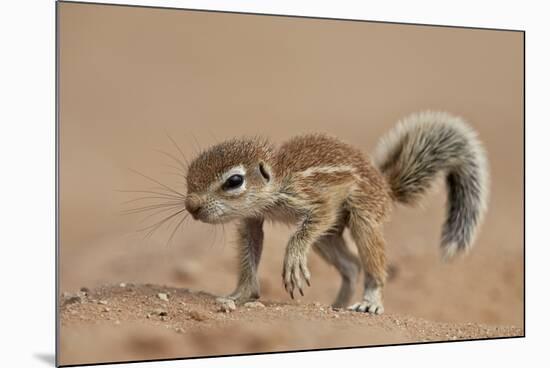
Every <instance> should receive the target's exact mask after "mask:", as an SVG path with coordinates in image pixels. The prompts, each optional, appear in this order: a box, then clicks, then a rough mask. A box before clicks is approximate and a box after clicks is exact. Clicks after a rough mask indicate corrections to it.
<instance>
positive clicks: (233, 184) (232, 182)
mask: <svg viewBox="0 0 550 368" xmlns="http://www.w3.org/2000/svg"><path fill="white" fill-rule="evenodd" d="M243 183H244V178H243V176H242V175H238V174H236V175H231V176H230V177H229V178H227V180H226V181H225V183H223V185H222V188H223V189H224V190H229V189H236V188H238V187H240V186H241V185H243Z"/></svg>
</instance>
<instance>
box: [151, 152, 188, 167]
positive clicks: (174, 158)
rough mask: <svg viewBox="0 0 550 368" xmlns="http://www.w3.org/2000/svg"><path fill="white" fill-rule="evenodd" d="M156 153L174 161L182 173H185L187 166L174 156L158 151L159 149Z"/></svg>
mask: <svg viewBox="0 0 550 368" xmlns="http://www.w3.org/2000/svg"><path fill="white" fill-rule="evenodd" d="M155 151H156V152H158V153H161V154H163V155H165V156H167V157H169V158H171V159H172V160H174V161H176V162H177V163H178V164H179V165H180V166H181V168H182V169H183V170H184V171H187V166H186V165H185V164H184V163H183V162H182V161H181V160H180V159H179V158H177V157H176V156H174V155H172V154H171V153H169V152H166V151H163V150H160V149H155Z"/></svg>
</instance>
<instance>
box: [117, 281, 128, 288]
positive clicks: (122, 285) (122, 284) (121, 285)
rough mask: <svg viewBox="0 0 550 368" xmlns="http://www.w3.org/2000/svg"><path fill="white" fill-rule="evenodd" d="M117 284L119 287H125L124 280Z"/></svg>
mask: <svg viewBox="0 0 550 368" xmlns="http://www.w3.org/2000/svg"><path fill="white" fill-rule="evenodd" d="M118 286H120V287H121V288H123V287H126V284H125V283H124V282H121V283H120V284H118Z"/></svg>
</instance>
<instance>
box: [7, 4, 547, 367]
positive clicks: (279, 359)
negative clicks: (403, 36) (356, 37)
mask: <svg viewBox="0 0 550 368" xmlns="http://www.w3.org/2000/svg"><path fill="white" fill-rule="evenodd" d="M106 2H109V3H132V4H140V5H155V6H170V7H183V8H200V9H216V10H231V11H246V12H258V13H275V14H292V15H308V16H321V17H331V18H352V19H368V20H389V21H404V22H407V23H433V24H445V25H460V26H482V27H489V28H511V29H525V30H526V31H527V66H526V67H527V78H528V79H527V97H528V99H527V106H526V108H527V114H526V117H527V122H528V125H527V137H526V138H527V157H528V159H529V161H528V162H527V167H526V170H527V172H528V180H527V188H526V191H527V219H528V222H527V326H526V333H527V338H526V339H514V340H499V341H480V342H466V343H452V344H435V345H420V346H402V347H384V348H368V349H354V350H340V351H325V352H316V353H295V354H276V355H262V356H252V357H250V356H249V357H231V358H216V359H200V360H186V361H172V362H164V363H159V362H155V363H142V364H134V365H132V367H153V366H154V367H181V366H185V367H206V366H219V367H257V366H258V365H261V366H266V367H280V366H281V365H283V366H287V365H289V364H292V365H298V364H304V365H313V364H315V365H316V366H321V367H322V366H325V365H338V364H339V363H340V364H341V363H344V364H346V365H347V366H354V365H361V366H362V365H372V366H376V365H384V366H397V365H399V366H405V365H406V366H412V367H416V366H422V367H440V366H441V365H444V366H445V367H461V368H464V367H468V366H487V367H489V366H499V367H517V366H521V365H524V364H528V361H533V362H537V361H539V359H540V360H541V361H545V360H547V359H544V357H543V354H544V350H543V349H544V348H545V347H546V346H547V342H546V341H545V339H546V329H547V328H548V327H549V326H550V323H548V322H549V321H548V310H549V307H550V306H549V304H548V298H547V297H546V295H545V294H546V293H547V291H546V290H547V282H546V280H548V279H549V278H548V271H547V270H548V266H547V262H548V261H547V260H548V259H550V257H549V256H550V254H549V250H548V240H547V239H546V237H545V235H546V233H545V232H543V231H544V226H545V225H546V221H545V218H546V217H547V214H548V211H547V210H546V209H548V208H550V203H549V201H548V195H547V194H546V193H547V190H546V187H547V186H548V183H549V179H550V178H549V175H548V164H547V160H548V159H547V158H548V157H550V154H549V153H550V152H548V147H549V146H550V145H549V144H548V142H547V140H548V139H549V138H548V137H550V134H549V128H548V126H549V123H548V116H547V112H546V110H547V108H546V105H548V100H549V97H548V93H547V90H548V86H550V80H549V73H548V68H549V65H550V58H549V51H548V49H549V48H548V47H547V44H548V39H549V37H548V36H549V32H548V26H547V18H546V17H545V16H544V15H545V14H547V11H545V9H543V5H544V2H534V1H532V2H531V1H523V2H519V1H516V2H504V1H488V0H486V1H469V0H461V1H453V2H450V1H445V2H441V1H414V2H413V1H407V0H403V1H389V0H386V1H383V2H381V1H378V2H376V3H374V2H373V3H369V2H366V1H343V0H339V1H325V2H321V1H315V2H308V1H298V0H293V1H281V0H279V1H254V2H252V1H229V0H226V1H213V0H208V1H207V0H202V1H174V0H173V1H160V0H157V1H131V0H128V1H124V2H122V1H121V2H118V1H106ZM539 4H540V5H539ZM537 5H538V6H537ZM0 17H1V19H0V37H1V39H0V41H1V45H2V57H1V58H0V63H1V66H2V67H1V68H0V70H1V78H0V81H1V84H0V85H1V87H0V88H1V96H0V97H1V99H0V101H2V104H1V108H0V122H1V124H2V132H1V134H0V139H1V142H0V157H1V159H2V165H1V169H2V170H1V171H0V172H1V174H2V178H1V180H0V183H1V184H0V189H1V192H0V193H1V194H2V200H1V202H0V204H1V205H0V213H1V216H2V217H1V220H2V221H1V222H0V224H1V228H2V237H1V238H0V239H1V242H0V243H1V244H2V251H3V257H2V267H0V272H2V278H1V280H2V281H3V283H2V291H1V293H2V294H1V295H2V301H1V303H0V308H1V310H0V318H1V319H2V324H1V329H0V330H1V334H2V341H3V346H2V352H3V353H2V354H1V355H0V359H1V361H2V363H3V364H2V366H6V367H12V366H24V367H38V366H51V364H47V363H45V362H44V360H43V358H38V356H41V357H44V356H48V355H50V356H51V354H53V351H54V350H53V349H54V319H53V317H54V296H53V295H54V257H53V255H54V197H53V194H54V2H53V1H51V0H50V1H45V0H37V1H23V0H17V1H16V0H11V1H9V2H4V3H3V4H2V11H1V12H0ZM22 260H24V262H23V261H22ZM535 364H536V363H535Z"/></svg>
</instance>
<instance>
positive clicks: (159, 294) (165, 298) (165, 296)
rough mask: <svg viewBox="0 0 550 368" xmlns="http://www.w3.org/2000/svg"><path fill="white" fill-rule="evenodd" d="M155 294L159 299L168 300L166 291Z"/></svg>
mask: <svg viewBox="0 0 550 368" xmlns="http://www.w3.org/2000/svg"><path fill="white" fill-rule="evenodd" d="M157 296H158V298H159V299H160V300H163V301H165V302H167V301H168V294H166V293H158V294H157Z"/></svg>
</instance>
